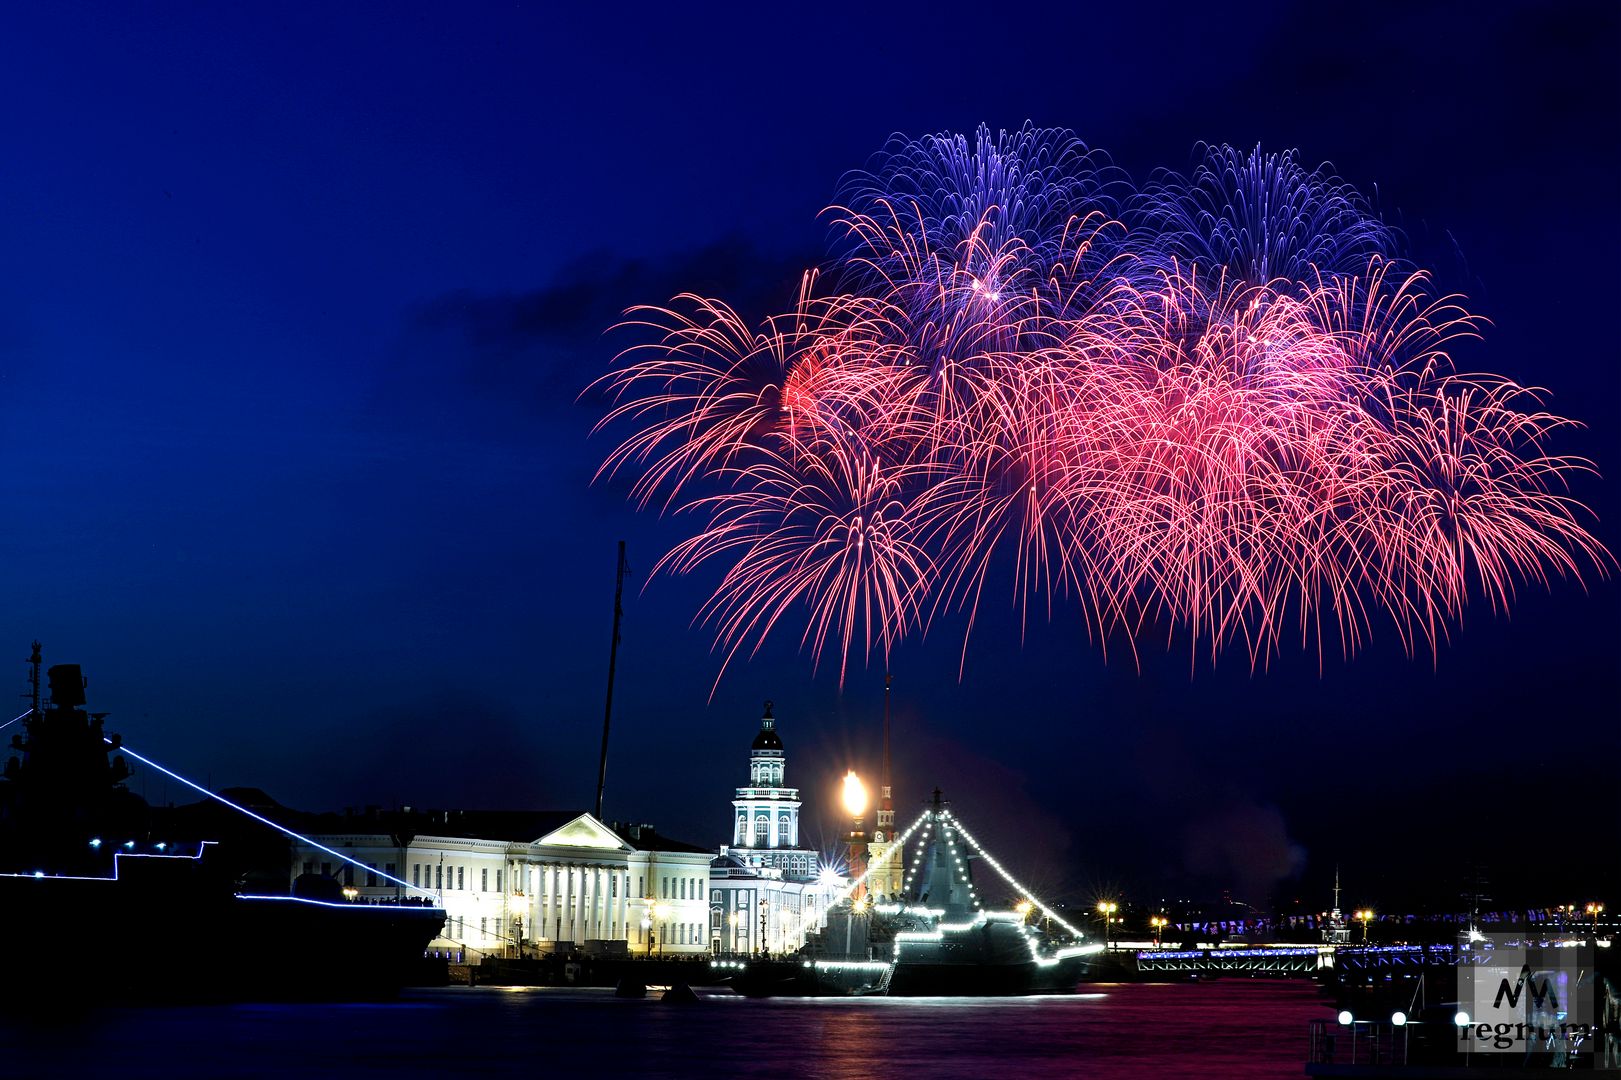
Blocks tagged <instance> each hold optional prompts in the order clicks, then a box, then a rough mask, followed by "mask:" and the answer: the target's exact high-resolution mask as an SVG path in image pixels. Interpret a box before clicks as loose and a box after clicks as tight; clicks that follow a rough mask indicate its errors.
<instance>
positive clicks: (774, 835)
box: [709, 701, 844, 954]
mask: <svg viewBox="0 0 1621 1080" xmlns="http://www.w3.org/2000/svg"><path fill="white" fill-rule="evenodd" d="M786 771H787V755H786V754H785V752H784V750H783V745H782V737H781V736H780V735H778V734H777V721H776V718H775V717H773V716H772V715H771V702H769V701H768V702H766V703H765V715H764V716H763V717H761V719H760V730H759V733H758V734H756V735H755V737H754V743H753V745H752V746H750V748H749V782H748V783H747V784H746V785H744V786H743V787H740V788H738V789H737V795H736V798H734V799H733V800H732V842H731V843H730V844H729V845H726V846H723V847H722V848H721V849H720V853H719V855H717V856H716V857H715V859H714V861H713V862H712V863H711V864H710V868H709V943H710V948H712V949H713V950H714V951H716V952H718V953H727V954H735V953H757V952H759V951H760V949H761V948H762V947H764V948H766V949H769V950H770V951H771V952H772V953H778V954H780V953H791V952H794V951H795V950H797V949H798V948H799V947H800V946H802V945H803V944H804V943H805V935H806V934H808V933H810V932H811V931H814V930H817V929H820V927H821V925H822V917H823V915H824V913H825V911H826V909H827V906H828V904H829V903H831V901H832V898H833V897H834V896H835V895H836V894H837V892H838V890H839V889H840V888H842V887H843V885H844V879H843V878H841V877H839V876H837V875H836V874H834V873H831V872H826V871H824V870H823V868H822V866H821V856H820V855H819V854H818V853H817V852H816V851H814V850H811V849H809V848H803V847H800V845H799V809H800V798H799V789H798V788H791V787H787V786H785V784H786Z"/></svg>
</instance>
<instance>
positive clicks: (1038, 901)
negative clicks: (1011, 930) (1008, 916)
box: [940, 810, 1085, 937]
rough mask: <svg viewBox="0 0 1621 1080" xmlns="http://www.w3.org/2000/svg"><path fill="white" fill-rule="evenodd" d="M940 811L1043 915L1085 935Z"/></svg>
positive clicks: (1065, 927) (949, 816)
mask: <svg viewBox="0 0 1621 1080" xmlns="http://www.w3.org/2000/svg"><path fill="white" fill-rule="evenodd" d="M940 812H941V813H942V814H943V815H945V816H946V817H947V818H949V819H950V820H951V822H952V824H953V825H955V826H956V829H957V831H958V832H960V833H962V836H963V839H964V840H967V841H968V842H969V843H970V844H973V845H974V850H975V851H977V852H979V857H980V858H982V859H984V860H985V861H986V862H988V863H990V864H991V869H993V870H995V871H996V872H997V873H998V874H1001V875H1002V879H1003V880H1004V881H1006V882H1007V883H1008V884H1009V885H1011V886H1013V887H1014V888H1015V889H1017V890H1018V891H1019V893H1020V894H1022V895H1023V896H1026V897H1028V898H1029V899H1030V902H1031V903H1032V904H1034V905H1036V907H1037V909H1038V910H1040V912H1041V913H1042V914H1043V915H1045V916H1047V917H1048V918H1049V919H1051V920H1052V921H1053V922H1055V923H1057V924H1058V925H1059V926H1062V927H1063V928H1064V929H1065V930H1068V931H1069V932H1070V933H1071V934H1073V935H1075V936H1076V937H1084V936H1085V935H1084V934H1082V933H1081V932H1080V931H1079V930H1077V929H1075V927H1073V926H1071V925H1070V924H1069V923H1068V922H1067V921H1065V919H1064V917H1063V916H1062V915H1060V914H1058V913H1057V912H1056V911H1054V910H1053V909H1052V908H1050V907H1048V906H1047V905H1046V904H1045V903H1043V902H1042V901H1041V899H1040V898H1039V897H1037V896H1036V894H1035V893H1033V892H1031V891H1030V890H1029V889H1027V888H1025V887H1024V885H1023V884H1021V883H1020V882H1019V880H1018V879H1017V878H1015V877H1014V876H1013V875H1012V874H1010V873H1008V872H1007V870H1005V869H1003V867H1002V864H1001V863H999V862H997V861H996V859H995V858H994V857H992V855H991V853H990V852H988V851H986V850H985V845H984V844H981V843H980V842H979V841H978V840H975V839H974V834H973V833H971V832H969V831H968V830H967V829H966V828H964V827H963V824H962V822H960V821H958V820H957V819H956V818H955V817H953V816H952V813H951V811H950V810H942V811H940Z"/></svg>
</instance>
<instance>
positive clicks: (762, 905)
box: [760, 900, 771, 956]
mask: <svg viewBox="0 0 1621 1080" xmlns="http://www.w3.org/2000/svg"><path fill="white" fill-rule="evenodd" d="M770 906H771V902H770V901H769V900H761V901H760V954H761V955H762V956H763V955H765V953H766V945H765V918H766V912H767V911H768V910H769V908H770Z"/></svg>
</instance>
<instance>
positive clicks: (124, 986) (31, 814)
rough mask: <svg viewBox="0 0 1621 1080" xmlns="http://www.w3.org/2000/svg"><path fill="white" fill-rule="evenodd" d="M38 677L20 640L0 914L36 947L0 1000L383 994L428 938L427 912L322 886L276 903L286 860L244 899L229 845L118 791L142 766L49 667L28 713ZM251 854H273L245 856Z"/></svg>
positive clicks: (438, 920) (73, 675) (80, 682)
mask: <svg viewBox="0 0 1621 1080" xmlns="http://www.w3.org/2000/svg"><path fill="white" fill-rule="evenodd" d="M39 669H40V652H39V644H38V643H37V642H36V643H35V644H34V653H33V656H32V657H31V658H30V684H31V693H30V694H29V695H28V696H29V697H30V698H31V699H32V702H31V707H30V708H29V709H28V710H27V711H26V712H24V713H23V714H22V715H21V716H18V717H17V718H16V719H15V720H12V721H10V722H9V723H7V724H5V725H3V726H6V727H10V726H11V725H13V724H19V723H20V724H22V726H23V730H22V732H20V733H18V734H15V735H13V737H12V740H11V750H12V752H13V756H12V757H11V758H10V759H9V760H8V761H7V763H6V767H5V774H4V779H3V780H0V910H4V911H5V912H6V914H7V918H8V921H9V923H10V925H11V927H12V929H13V932H14V933H16V932H18V931H22V932H24V933H26V934H27V935H29V937H30V938H31V939H32V940H34V941H37V942H38V943H39V946H38V950H37V952H36V953H35V954H34V955H33V956H32V957H29V958H27V959H25V960H23V961H21V962H14V963H13V965H12V970H11V972H10V976H11V977H10V978H8V979H6V980H4V982H3V986H4V990H3V991H0V993H3V994H4V995H5V996H6V997H9V998H12V999H14V1000H15V999H28V1000H44V1001H52V1000H58V999H59V997H60V996H70V997H71V998H73V999H82V998H114V999H128V998H133V999H152V998H176V997H181V998H185V997H192V998H209V999H217V998H221V997H237V998H275V997H304V998H326V997H355V996H375V995H378V994H388V993H391V992H394V991H397V990H398V989H399V987H400V986H401V985H402V983H403V982H404V980H405V979H406V978H407V977H408V976H409V974H410V973H411V972H412V970H413V968H414V967H415V966H416V965H417V964H419V963H420V962H421V958H422V955H423V950H424V948H425V947H426V945H427V943H428V942H429V941H430V940H431V939H432V938H433V936H434V935H435V934H436V933H437V932H438V931H439V928H440V927H441V926H442V925H443V922H444V912H443V910H442V909H440V908H439V907H437V906H436V905H432V904H430V903H427V902H421V901H416V900H406V901H403V902H400V903H396V904H361V903H353V902H350V901H349V900H347V899H346V898H345V897H344V895H343V894H342V892H341V890H340V889H339V888H338V887H337V885H336V882H332V881H330V880H329V879H323V880H319V881H314V882H311V881H305V880H303V879H301V880H300V881H299V882H298V883H295V886H294V888H293V890H292V891H290V892H289V891H288V889H287V885H286V882H287V874H286V871H285V868H286V867H287V866H288V865H289V863H288V862H286V861H283V862H282V863H281V868H282V869H281V872H280V874H279V877H280V886H281V887H280V890H279V891H272V890H271V889H265V888H250V887H247V882H248V881H249V880H251V878H250V877H249V876H247V875H246V874H245V872H244V867H245V865H246V864H245V862H244V858H245V856H244V853H243V850H242V849H241V848H240V847H234V846H233V843H231V842H227V843H224V844H221V843H220V842H218V841H217V840H216V839H204V838H201V837H198V836H195V835H193V836H187V835H184V833H185V832H186V830H185V829H184V828H178V827H176V824H175V822H174V820H173V816H172V815H169V818H170V820H169V821H168V822H167V823H165V821H164V818H165V814H164V813H163V812H160V811H154V810H153V808H151V807H149V806H148V805H147V803H146V801H145V800H144V799H142V798H140V797H139V796H137V795H135V794H134V793H132V792H130V791H129V790H128V788H127V787H126V786H125V781H126V780H127V779H128V778H129V776H130V775H131V768H130V765H129V763H128V760H127V757H134V758H136V759H137V760H139V761H142V762H146V761H147V759H144V758H141V757H140V756H139V755H137V754H135V753H134V752H133V751H130V750H128V749H127V748H125V747H124V746H123V745H122V741H121V739H120V737H119V736H117V735H108V734H106V733H105V732H104V730H103V718H104V717H105V716H106V714H105V713H87V712H86V711H85V709H84V708H83V706H84V704H85V693H84V691H85V679H84V677H83V676H82V675H81V674H80V671H79V667H78V665H77V664H62V665H58V666H55V667H52V668H51V669H50V671H49V673H48V676H47V677H48V679H49V684H50V701H49V704H48V705H46V706H45V707H43V708H42V707H41V703H40V672H39ZM149 764H153V766H154V768H157V769H159V770H161V771H163V772H165V773H166V774H167V775H169V776H173V777H175V778H176V779H179V780H182V781H183V778H181V777H179V776H178V774H174V773H168V771H167V770H162V767H161V766H156V765H155V763H149ZM183 782H186V783H189V781H183ZM199 790H202V789H200V788H199ZM215 798H218V797H217V796H216V797H215ZM220 801H224V800H220ZM227 805H230V804H227ZM239 809H240V808H239ZM263 820H264V819H261V821H263ZM267 824H268V823H267ZM278 827H279V826H278ZM166 830H167V831H166ZM266 850H268V851H270V852H271V853H272V854H273V853H274V852H275V851H276V850H277V848H276V846H275V845H271V846H270V847H269V848H268V849H267V848H265V847H264V845H262V844H261V845H260V848H259V851H258V852H257V853H256V854H262V853H263V852H264V851H266ZM250 861H251V860H250ZM260 865H261V866H263V867H265V872H266V874H267V876H270V877H272V878H273V877H274V876H275V871H274V868H273V866H271V865H269V864H267V863H266V862H265V861H264V860H262V859H261V860H260ZM53 991H54V992H55V993H53Z"/></svg>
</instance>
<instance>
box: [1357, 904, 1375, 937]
mask: <svg viewBox="0 0 1621 1080" xmlns="http://www.w3.org/2000/svg"><path fill="white" fill-rule="evenodd" d="M1354 917H1355V918H1356V920H1357V921H1358V922H1360V923H1361V924H1362V944H1364V945H1366V944H1367V943H1368V924H1369V923H1370V922H1372V921H1373V910H1372V909H1371V908H1362V909H1361V910H1360V911H1358V912H1357V913H1356V915H1355V916H1354Z"/></svg>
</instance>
